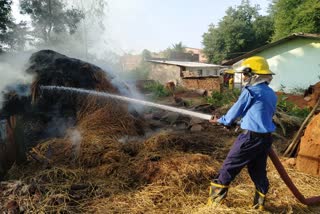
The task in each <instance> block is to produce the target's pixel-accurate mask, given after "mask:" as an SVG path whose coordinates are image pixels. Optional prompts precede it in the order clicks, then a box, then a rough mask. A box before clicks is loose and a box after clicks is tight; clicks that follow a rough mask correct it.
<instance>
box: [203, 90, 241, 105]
mask: <svg viewBox="0 0 320 214" xmlns="http://www.w3.org/2000/svg"><path fill="white" fill-rule="evenodd" d="M239 95H240V90H239V89H234V90H227V91H225V92H216V91H214V92H212V94H211V96H209V97H206V101H207V102H208V103H210V104H212V105H213V106H214V107H216V108H219V107H221V106H224V105H228V104H230V103H233V102H235V101H236V100H237V99H238V97H239Z"/></svg>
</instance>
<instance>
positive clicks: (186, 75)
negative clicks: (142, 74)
mask: <svg viewBox="0 0 320 214" xmlns="http://www.w3.org/2000/svg"><path fill="white" fill-rule="evenodd" d="M148 62H150V63H152V69H151V72H150V74H149V78H150V79H153V80H156V81H159V82H160V83H162V84H165V83H167V82H174V83H175V84H176V85H183V86H186V87H188V88H190V89H205V90H220V87H217V85H221V83H222V82H221V77H220V72H221V70H222V69H224V68H225V67H224V66H221V65H214V64H206V63H200V62H185V61H169V60H148ZM210 81H211V82H212V81H214V82H217V83H210ZM206 84H207V85H208V87H209V88H208V87H204V85H206ZM191 86H192V87H191ZM218 88H219V89H218Z"/></svg>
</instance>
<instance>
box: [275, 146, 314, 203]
mask: <svg viewBox="0 0 320 214" xmlns="http://www.w3.org/2000/svg"><path fill="white" fill-rule="evenodd" d="M269 157H270V159H271V161H272V163H273V165H274V166H275V167H276V169H277V171H278V173H279V175H280V177H281V178H282V180H283V181H284V183H285V184H286V185H287V187H288V188H289V189H290V191H291V192H292V194H293V195H294V196H295V197H296V198H297V199H298V200H299V201H300V202H301V203H302V204H305V205H317V204H320V196H314V197H310V198H305V197H304V196H303V195H302V194H301V192H300V191H299V190H298V188H297V187H296V186H295V185H294V183H293V182H292V180H291V178H290V177H289V175H288V173H287V172H286V170H285V169H284V167H283V165H282V163H281V161H280V160H279V158H278V156H277V154H276V153H275V152H274V151H273V149H270V151H269Z"/></svg>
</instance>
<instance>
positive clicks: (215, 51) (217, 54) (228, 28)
mask: <svg viewBox="0 0 320 214" xmlns="http://www.w3.org/2000/svg"><path fill="white" fill-rule="evenodd" d="M272 33H273V21H272V17H271V16H262V15H260V14H259V7H258V6H251V5H250V2H249V0H243V1H242V3H241V4H240V5H239V6H237V7H235V8H233V7H230V8H228V9H227V11H226V15H225V16H224V17H223V18H222V20H221V21H220V22H219V23H218V25H217V26H215V25H213V24H211V25H210V26H209V29H208V32H206V33H204V34H203V41H202V43H203V45H204V53H205V54H206V55H207V57H208V60H209V62H212V63H220V62H221V61H222V60H224V59H231V58H234V57H237V56H239V55H242V54H244V53H246V52H248V51H250V50H252V49H255V48H257V47H259V46H262V45H265V44H266V43H267V42H268V41H269V40H270V38H271V36H272Z"/></svg>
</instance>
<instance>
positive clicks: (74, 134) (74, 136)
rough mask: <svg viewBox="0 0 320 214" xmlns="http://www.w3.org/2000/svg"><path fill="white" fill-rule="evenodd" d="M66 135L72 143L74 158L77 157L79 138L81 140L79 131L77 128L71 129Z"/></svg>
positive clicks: (79, 144)
mask: <svg viewBox="0 0 320 214" xmlns="http://www.w3.org/2000/svg"><path fill="white" fill-rule="evenodd" d="M68 135H69V139H70V141H71V144H72V148H73V152H74V157H75V159H77V158H78V157H79V154H80V147H81V140H82V137H81V133H80V131H78V130H77V129H73V130H71V131H70V132H69V133H68Z"/></svg>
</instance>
